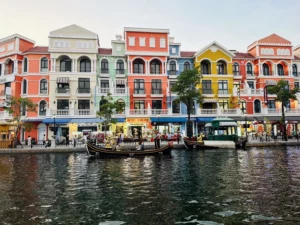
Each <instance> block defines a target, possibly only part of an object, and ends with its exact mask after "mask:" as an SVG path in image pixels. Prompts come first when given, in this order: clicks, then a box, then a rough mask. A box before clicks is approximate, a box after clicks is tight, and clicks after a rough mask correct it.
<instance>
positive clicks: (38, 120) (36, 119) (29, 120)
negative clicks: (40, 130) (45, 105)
mask: <svg viewBox="0 0 300 225" xmlns="http://www.w3.org/2000/svg"><path fill="white" fill-rule="evenodd" d="M43 120H44V119H39V118H32V119H30V118H28V119H24V120H22V121H23V122H42V121H43Z"/></svg>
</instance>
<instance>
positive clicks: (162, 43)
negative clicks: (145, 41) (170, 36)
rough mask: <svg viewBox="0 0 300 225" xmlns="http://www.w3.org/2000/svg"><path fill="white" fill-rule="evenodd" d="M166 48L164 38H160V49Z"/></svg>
mask: <svg viewBox="0 0 300 225" xmlns="http://www.w3.org/2000/svg"><path fill="white" fill-rule="evenodd" d="M165 47H166V39H165V38H161V39H160V48H165Z"/></svg>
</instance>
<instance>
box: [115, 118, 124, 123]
mask: <svg viewBox="0 0 300 225" xmlns="http://www.w3.org/2000/svg"><path fill="white" fill-rule="evenodd" d="M117 122H118V123H124V122H125V118H118V119H117Z"/></svg>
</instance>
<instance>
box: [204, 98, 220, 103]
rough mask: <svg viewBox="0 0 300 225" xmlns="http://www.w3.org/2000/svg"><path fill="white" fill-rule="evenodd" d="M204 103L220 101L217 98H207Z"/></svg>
mask: <svg viewBox="0 0 300 225" xmlns="http://www.w3.org/2000/svg"><path fill="white" fill-rule="evenodd" d="M203 103H218V100H216V99H205V100H204V101H203Z"/></svg>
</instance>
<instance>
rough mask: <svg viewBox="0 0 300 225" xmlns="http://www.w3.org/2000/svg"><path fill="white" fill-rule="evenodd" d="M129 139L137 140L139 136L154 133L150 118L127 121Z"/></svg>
mask: <svg viewBox="0 0 300 225" xmlns="http://www.w3.org/2000/svg"><path fill="white" fill-rule="evenodd" d="M126 126H127V133H125V135H126V136H127V137H134V138H137V137H138V134H139V133H140V134H142V135H148V133H150V132H152V125H151V122H150V118H127V119H126Z"/></svg>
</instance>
